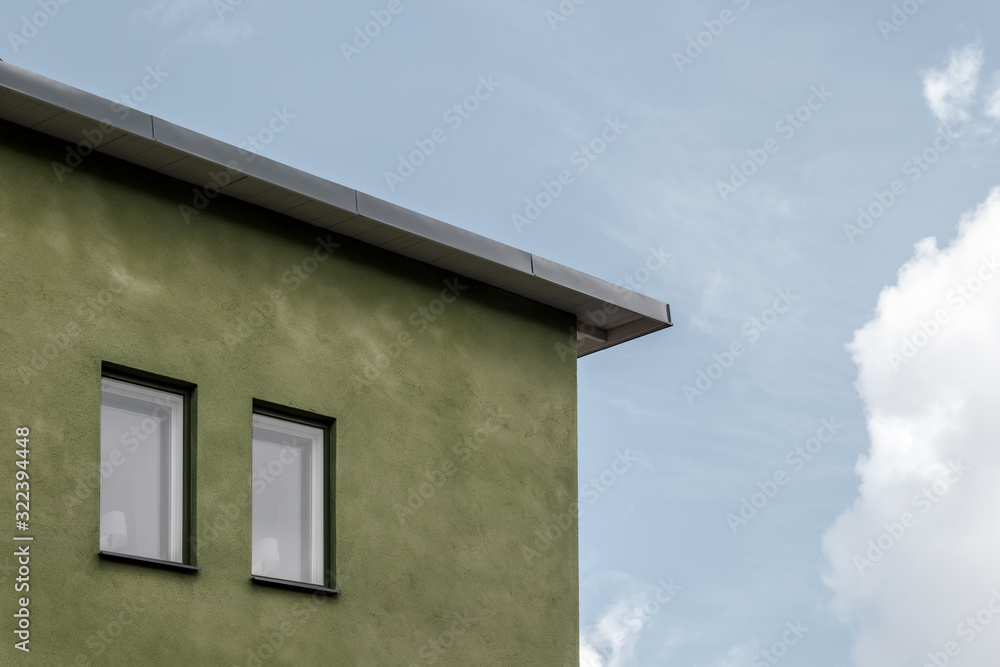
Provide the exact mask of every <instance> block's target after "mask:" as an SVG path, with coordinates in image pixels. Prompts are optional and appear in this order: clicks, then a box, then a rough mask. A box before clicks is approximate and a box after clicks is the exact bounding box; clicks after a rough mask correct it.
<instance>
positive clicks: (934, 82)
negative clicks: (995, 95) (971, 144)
mask: <svg viewBox="0 0 1000 667" xmlns="http://www.w3.org/2000/svg"><path fill="white" fill-rule="evenodd" d="M982 67H983V49H982V47H980V46H979V45H978V44H970V45H969V46H966V47H965V48H964V49H962V50H961V51H954V52H952V54H951V59H950V61H949V62H948V66H947V67H946V68H944V69H932V70H929V71H927V72H924V77H923V78H924V97H926V98H927V104H929V105H930V107H931V111H933V112H934V115H935V116H937V118H938V120H940V121H941V122H942V123H945V124H946V125H950V124H952V123H955V122H959V121H966V120H968V119H969V113H968V111H967V109H968V107H969V105H970V104H971V103H972V100H973V97H974V96H975V94H976V88H977V87H978V85H979V71H980V70H981V69H982Z"/></svg>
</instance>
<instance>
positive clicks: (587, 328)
mask: <svg viewBox="0 0 1000 667" xmlns="http://www.w3.org/2000/svg"><path fill="white" fill-rule="evenodd" d="M0 118H2V119H4V120H7V121H10V122H12V123H16V124H18V125H21V126H23V127H26V128H30V129H32V130H35V131H37V132H42V133H44V134H47V135H50V136H53V137H57V138H59V139H62V140H64V141H67V142H70V143H72V144H77V145H89V146H91V147H93V148H94V149H95V150H97V151H98V152H101V153H105V154H107V155H111V156H114V157H117V158H120V159H122V160H125V161H127V162H130V163H132V164H136V165H139V166H141V167H146V168H147V169H151V170H153V171H157V172H159V173H161V174H165V175H167V176H171V177H173V178H177V179H179V180H181V181H186V182H188V183H191V184H193V185H195V186H198V187H206V186H209V187H211V188H213V189H214V188H218V190H219V191H220V192H222V193H223V194H226V195H228V196H230V197H233V198H235V199H240V200H243V201H245V202H249V203H251V204H255V205H257V206H260V207H262V208H265V209H269V210H271V211H275V212H277V213H281V214H283V215H286V216H289V217H291V218H294V219H296V220H300V221H302V222H306V223H309V224H311V225H315V226H317V227H320V228H322V229H327V230H330V231H332V232H336V233H338V234H343V235H345V236H348V237H351V238H355V239H358V240H359V241H363V242H365V243H369V244H371V245H374V246H378V247H379V248H383V249H385V250H388V251H390V252H394V253H397V254H400V255H404V256H406V257H411V258H413V259H416V260H419V261H421V262H425V263H427V264H431V265H434V266H437V267H440V268H442V269H445V270H447V271H449V272H453V273H456V274H458V275H462V276H466V277H468V278H473V279H475V280H479V281H482V282H484V283H486V284H488V285H493V286H495V287H498V288H500V289H504V290H507V291H508V292H511V293H514V294H518V295H520V296H523V297H525V298H528V299H531V300H533V301H537V302H539V303H543V304H546V305H548V306H551V307H553V308H557V309H559V310H562V311H565V312H568V313H572V314H574V315H575V316H576V318H577V322H578V325H577V356H578V357H582V356H585V355H588V354H592V353H594V352H597V351H599V350H603V349H605V348H608V347H612V346H614V345H617V344H619V343H624V342H626V341H629V340H632V339H633V338H638V337H640V336H644V335H646V334H649V333H653V332H654V331H659V330H660V329H665V328H667V327H669V326H671V321H670V306H668V305H667V304H665V303H662V302H660V301H658V300H656V299H653V298H650V297H648V296H645V295H642V294H639V293H637V292H633V291H631V290H627V289H624V288H622V287H620V286H617V285H613V284H611V283H609V282H606V281H603V280H600V279H598V278H594V277H593V276H590V275H587V274H585V273H581V272H579V271H576V270H574V269H571V268H569V267H566V266H563V265H561V264H557V263H555V262H551V261H549V260H546V259H543V258H541V257H537V256H535V255H532V254H531V253H528V252H525V251H523V250H518V249H517V248H513V247H511V246H508V245H505V244H503V243H500V242H498V241H494V240H492V239H489V238H486V237H484V236H480V235H479V234H475V233H473V232H470V231H467V230H465V229H461V228H459V227H455V226H453V225H450V224H448V223H445V222H441V221H440V220H435V219H434V218H429V217H427V216H425V215H421V214H419V213H416V212H414V211H411V210H408V209H405V208H402V207H400V206H396V205H395V204H392V203H389V202H387V201H384V200H382V199H378V198H376V197H372V196H370V195H366V194H364V193H363V192H358V191H357V190H353V189H351V188H348V187H345V186H343V185H339V184H337V183H333V182H331V181H327V180H324V179H322V178H319V177H318V176H314V175H312V174H309V173H306V172H304V171H300V170H298V169H295V168H293V167H289V166H287V165H284V164H281V163H280V162H275V161H274V160H271V159H269V158H266V157H264V156H262V155H259V154H257V153H254V152H251V151H246V150H243V149H241V148H238V147H236V146H232V145H230V144H226V143H223V142H221V141H218V140H216V139H212V138H211V137H207V136H205V135H203V134H198V133H197V132H193V131H191V130H188V129H185V128H183V127H180V126H178V125H174V124H173V123H170V122H167V121H165V120H161V119H159V118H156V117H155V116H151V115H149V114H146V113H143V112H141V111H136V110H135V109H130V108H128V107H124V106H122V105H120V104H117V103H115V102H112V101H111V100H107V99H104V98H102V97H98V96H96V95H92V94H90V93H87V92H84V91H82V90H79V89H77V88H73V87H71V86H67V85H65V84H62V83H59V82H57V81H53V80H52V79H47V78H45V77H43V76H40V75H38V74H35V73H33V72H29V71H27V70H24V69H21V68H19V67H17V66H15V65H11V64H10V63H6V62H2V61H0Z"/></svg>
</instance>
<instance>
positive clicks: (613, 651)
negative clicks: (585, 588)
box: [580, 571, 680, 667]
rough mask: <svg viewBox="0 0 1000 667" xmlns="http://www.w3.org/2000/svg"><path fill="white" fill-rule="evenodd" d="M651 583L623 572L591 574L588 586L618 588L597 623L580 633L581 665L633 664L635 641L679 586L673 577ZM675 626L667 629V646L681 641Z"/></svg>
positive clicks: (611, 666) (667, 603)
mask: <svg viewBox="0 0 1000 667" xmlns="http://www.w3.org/2000/svg"><path fill="white" fill-rule="evenodd" d="M657 584H658V585H654V584H648V583H646V582H643V581H641V580H639V579H636V578H634V577H632V576H629V575H627V574H625V573H622V572H607V571H605V572H599V573H595V574H593V575H590V577H588V585H589V586H594V585H597V586H601V585H604V586H607V587H609V588H613V589H614V590H616V591H617V597H616V598H615V599H614V601H613V602H612V603H611V604H610V605H608V606H607V607H605V608H604V610H603V611H602V612H601V614H600V618H599V619H598V621H597V623H595V624H594V625H591V626H589V627H588V628H586V629H585V630H584V631H583V632H581V633H580V665H581V667H625V666H626V665H630V664H632V659H633V657H634V655H635V647H636V643H637V642H638V641H639V638H640V636H641V635H642V633H643V630H644V629H645V628H646V626H647V625H649V624H650V623H651V622H652V621H653V619H654V618H656V617H657V616H658V615H659V614H660V613H661V612H662V611H663V610H664V609H665V608H666V607H667V605H669V604H670V601H671V599H672V598H673V596H674V595H675V594H676V592H677V591H678V590H680V587H679V586H674V584H673V580H672V579H671V580H660V581H659V582H657ZM678 637H679V635H678V634H677V632H676V631H675V630H671V631H670V632H668V633H667V635H666V638H665V644H664V646H663V648H664V650H668V651H669V650H672V649H673V648H674V647H675V646H676V645H677V644H678V643H679V642H680V640H679V638H678Z"/></svg>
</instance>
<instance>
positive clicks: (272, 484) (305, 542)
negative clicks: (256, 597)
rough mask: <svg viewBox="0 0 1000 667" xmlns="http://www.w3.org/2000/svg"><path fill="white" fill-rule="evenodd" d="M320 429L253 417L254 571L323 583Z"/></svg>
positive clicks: (277, 576) (269, 418) (321, 433)
mask: <svg viewBox="0 0 1000 667" xmlns="http://www.w3.org/2000/svg"><path fill="white" fill-rule="evenodd" d="M322 471H323V430H322V429H320V428H317V427H313V426H306V425H303V424H298V423H295V422H290V421H285V420H281V419H274V418H272V417H264V416H262V415H254V427H253V546H252V558H251V572H252V573H253V574H255V575H260V576H265V577H273V578H275V579H287V580H289V581H301V582H306V583H311V584H317V585H323V479H322Z"/></svg>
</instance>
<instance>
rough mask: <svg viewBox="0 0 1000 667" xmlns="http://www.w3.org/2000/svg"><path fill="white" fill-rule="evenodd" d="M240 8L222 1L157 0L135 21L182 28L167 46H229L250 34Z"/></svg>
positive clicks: (249, 26) (137, 15)
mask: <svg viewBox="0 0 1000 667" xmlns="http://www.w3.org/2000/svg"><path fill="white" fill-rule="evenodd" d="M242 7H243V4H242V3H232V2H226V1H225V0H222V1H221V2H217V1H216V0H169V1H167V0H160V1H158V2H156V3H154V4H153V5H152V6H151V7H149V8H147V9H145V10H143V11H141V12H138V13H137V14H136V15H135V19H134V20H136V21H147V22H152V23H156V24H158V25H159V26H160V27H162V28H174V27H175V26H176V27H179V28H181V29H183V34H182V35H181V37H180V39H178V40H176V41H174V42H173V43H172V44H171V46H170V47H168V49H169V48H171V47H173V48H177V47H180V46H184V45H189V44H196V43H206V44H211V45H215V46H225V47H228V46H232V45H233V44H235V43H236V42H237V41H238V40H240V39H243V38H246V37H249V36H250V35H252V34H253V29H252V27H251V25H250V23H248V22H247V20H246V18H245V17H243V16H238V14H239V10H240V9H241V8H242Z"/></svg>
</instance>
